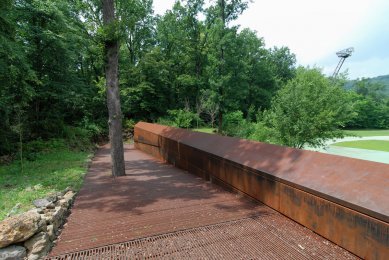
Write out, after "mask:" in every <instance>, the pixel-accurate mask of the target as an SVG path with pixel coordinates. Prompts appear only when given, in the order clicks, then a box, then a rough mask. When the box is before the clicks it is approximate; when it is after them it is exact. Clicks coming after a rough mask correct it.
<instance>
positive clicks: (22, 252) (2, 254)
mask: <svg viewBox="0 0 389 260" xmlns="http://www.w3.org/2000/svg"><path fill="white" fill-rule="evenodd" d="M26 255H27V254H26V249H25V248H24V247H22V246H15V245H13V246H8V247H5V248H1V249H0V259H2V260H21V259H24V258H25V257H26Z"/></svg>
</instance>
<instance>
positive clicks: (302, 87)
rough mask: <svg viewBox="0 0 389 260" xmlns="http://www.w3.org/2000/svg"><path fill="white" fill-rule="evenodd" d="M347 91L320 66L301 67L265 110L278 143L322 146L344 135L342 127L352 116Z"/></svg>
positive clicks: (294, 145)
mask: <svg viewBox="0 0 389 260" xmlns="http://www.w3.org/2000/svg"><path fill="white" fill-rule="evenodd" d="M351 114H352V111H351V104H350V102H348V98H347V93H346V92H345V90H344V89H342V87H340V86H339V85H336V86H334V85H333V84H332V83H331V81H330V80H329V79H328V78H326V77H325V76H324V75H323V74H322V73H321V71H320V70H319V69H316V68H314V69H310V68H308V69H306V68H303V67H300V68H298V69H297V71H296V77H295V78H293V79H291V80H290V81H288V83H287V84H286V85H285V86H284V87H283V88H281V89H280V90H279V91H278V93H277V95H276V96H275V97H274V98H273V100H272V106H271V108H270V110H268V111H265V121H266V122H267V124H268V126H269V127H270V128H271V129H272V130H273V132H272V135H273V137H274V138H275V139H277V141H276V142H277V143H279V144H282V145H286V146H291V147H295V148H303V147H304V145H310V146H312V147H320V146H323V145H324V143H325V141H326V140H329V139H333V138H340V137H343V135H344V133H343V131H342V130H341V128H342V127H344V126H345V124H346V122H347V121H348V120H350V118H351Z"/></svg>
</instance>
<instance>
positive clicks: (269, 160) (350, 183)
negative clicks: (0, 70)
mask: <svg viewBox="0 0 389 260" xmlns="http://www.w3.org/2000/svg"><path fill="white" fill-rule="evenodd" d="M137 127H138V128H142V129H147V130H148V131H151V130H152V131H154V133H155V134H159V135H161V136H164V137H167V138H170V139H174V140H177V142H179V143H182V144H185V145H188V146H191V147H193V148H197V149H199V150H203V151H206V152H207V153H208V154H213V155H214V156H217V157H221V158H224V159H227V160H229V161H232V162H235V163H238V164H241V165H243V166H247V167H249V168H252V169H254V170H258V171H259V172H262V173H264V174H268V175H271V176H272V177H274V178H275V179H276V180H278V181H281V182H283V183H286V184H288V185H291V186H295V187H297V188H299V189H302V190H304V191H307V192H310V193H313V194H316V195H318V196H320V197H323V198H326V199H329V200H331V201H334V202H336V203H338V204H341V205H343V206H345V207H349V208H352V209H355V210H358V211H361V212H363V213H365V214H367V215H370V216H372V217H376V218H378V219H381V220H383V221H385V222H389V203H388V201H387V198H389V188H388V187H389V165H388V164H383V163H376V162H369V161H364V160H358V159H352V158H347V157H342V156H336V155H330V154H323V153H319V152H312V151H306V150H298V149H293V148H288V147H282V146H277V145H270V144H265V143H260V142H254V141H248V140H242V139H238V138H231V137H224V136H218V135H211V134H206V133H199V132H191V131H187V130H184V129H176V128H172V127H166V126H161V125H156V124H148V123H143V122H141V123H138V124H137ZM313 176H314V178H313Z"/></svg>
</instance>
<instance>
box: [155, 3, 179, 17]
mask: <svg viewBox="0 0 389 260" xmlns="http://www.w3.org/2000/svg"><path fill="white" fill-rule="evenodd" d="M174 3H175V0H154V1H153V7H154V13H155V14H159V15H163V14H164V13H165V12H166V10H168V9H172V7H173V4H174Z"/></svg>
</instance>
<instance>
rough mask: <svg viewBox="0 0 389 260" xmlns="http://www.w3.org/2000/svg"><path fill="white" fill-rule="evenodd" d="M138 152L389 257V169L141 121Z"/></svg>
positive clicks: (348, 245) (368, 255) (364, 251)
mask: <svg viewBox="0 0 389 260" xmlns="http://www.w3.org/2000/svg"><path fill="white" fill-rule="evenodd" d="M134 141H135V147H136V148H138V149H140V150H142V151H145V152H147V153H149V154H151V155H153V156H154V157H157V158H159V159H161V160H164V161H166V162H168V163H171V164H173V165H175V166H177V167H179V168H182V169H184V170H187V171H189V172H191V173H193V174H196V175H198V176H201V177H203V178H204V179H206V180H210V181H212V182H216V183H218V184H220V185H222V186H224V187H226V188H229V189H231V190H234V191H237V192H240V193H243V194H245V195H247V196H250V197H252V198H254V199H256V200H258V201H260V202H262V203H264V204H266V205H268V206H270V207H272V208H273V209H275V210H277V211H279V212H281V213H282V214H284V215H286V216H287V217H289V218H291V219H293V220H295V221H296V222H298V223H300V224H302V225H304V226H306V227H308V228H309V229H311V230H313V231H314V232H316V233H318V234H320V235H322V236H323V237H325V238H327V239H328V240H331V241H332V242H334V243H336V244H338V245H340V246H341V247H343V248H345V249H347V250H349V251H350V252H352V253H354V254H355V255H357V256H359V257H362V258H365V259H388V256H389V165H388V164H382V163H375V162H369V161H364V160H358V159H352V158H346V157H342V156H335V155H329V154H323V153H319V152H312V151H305V150H298V149H292V148H288V147H282V146H277V145H270V144H265V143H259V142H254V141H248V140H243V139H237V138H231V137H224V136H218V135H211V134H206V133H198V132H192V131H187V130H183V129H177V128H172V127H167V126H162V125H157V124H149V123H144V122H140V123H138V124H137V125H136V126H135V134H134Z"/></svg>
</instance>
